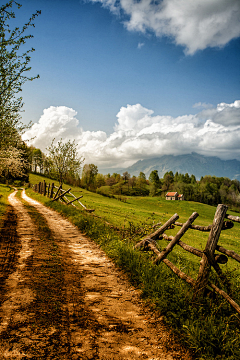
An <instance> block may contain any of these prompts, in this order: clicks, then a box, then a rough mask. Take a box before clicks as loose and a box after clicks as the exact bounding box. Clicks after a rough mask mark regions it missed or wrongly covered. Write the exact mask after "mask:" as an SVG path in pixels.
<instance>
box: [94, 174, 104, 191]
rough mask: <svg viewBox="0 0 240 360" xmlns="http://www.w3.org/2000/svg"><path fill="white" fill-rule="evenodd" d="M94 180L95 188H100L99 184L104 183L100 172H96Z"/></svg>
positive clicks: (102, 184)
mask: <svg viewBox="0 0 240 360" xmlns="http://www.w3.org/2000/svg"><path fill="white" fill-rule="evenodd" d="M95 181H96V186H97V188H100V187H101V186H104V185H106V182H105V177H104V175H102V174H99V173H97V175H96V179H95Z"/></svg>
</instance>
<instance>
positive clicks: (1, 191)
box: [0, 184, 12, 228]
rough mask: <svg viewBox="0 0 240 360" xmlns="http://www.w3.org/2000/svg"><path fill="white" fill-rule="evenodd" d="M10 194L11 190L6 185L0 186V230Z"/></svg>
mask: <svg viewBox="0 0 240 360" xmlns="http://www.w3.org/2000/svg"><path fill="white" fill-rule="evenodd" d="M11 192H12V188H10V187H9V186H8V185H3V184H0V228H1V227H2V224H3V216H4V214H5V213H6V211H7V206H8V201H7V198H8V195H9V194H10V193H11Z"/></svg>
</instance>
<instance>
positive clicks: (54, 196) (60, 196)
mask: <svg viewBox="0 0 240 360" xmlns="http://www.w3.org/2000/svg"><path fill="white" fill-rule="evenodd" d="M32 189H33V190H34V191H35V192H37V193H39V194H42V195H44V196H48V197H49V198H50V199H51V200H52V201H57V200H59V201H60V202H62V203H63V204H65V205H72V206H74V207H76V205H75V204H74V202H75V201H77V202H78V203H79V204H80V205H81V207H82V208H83V209H84V210H85V211H87V212H93V211H94V209H88V208H87V207H86V206H85V205H84V204H83V203H82V202H81V201H80V200H79V199H81V198H82V197H83V195H81V196H78V197H76V196H75V195H74V194H73V193H72V192H70V190H71V188H69V189H68V190H63V189H62V185H60V186H55V185H54V183H51V184H50V183H49V184H47V183H46V181H45V180H44V181H43V182H39V183H37V184H34V185H32ZM66 195H68V196H70V197H71V198H73V199H72V200H69V199H68V197H67V196H66Z"/></svg>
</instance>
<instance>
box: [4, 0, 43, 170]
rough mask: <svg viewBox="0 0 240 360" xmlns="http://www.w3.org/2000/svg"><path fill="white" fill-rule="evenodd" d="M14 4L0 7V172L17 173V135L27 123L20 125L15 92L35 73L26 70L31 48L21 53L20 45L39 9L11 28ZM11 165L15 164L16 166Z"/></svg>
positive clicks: (20, 163) (20, 161)
mask: <svg viewBox="0 0 240 360" xmlns="http://www.w3.org/2000/svg"><path fill="white" fill-rule="evenodd" d="M13 5H15V6H16V7H17V8H20V7H21V5H20V4H19V3H18V2H16V1H15V0H9V1H8V2H7V3H6V4H5V5H2V6H1V7H0V74H1V76H0V157H1V162H0V172H1V173H2V174H5V173H8V174H9V173H11V174H12V176H17V174H20V173H22V171H23V169H24V168H25V165H23V163H24V161H25V159H24V158H23V153H22V149H21V147H22V140H21V136H20V135H21V133H22V132H23V130H24V128H26V127H25V126H23V125H22V123H21V116H20V111H21V108H22V106H23V102H22V98H21V97H19V98H16V95H17V94H18V93H19V92H20V91H21V90H22V85H23V84H24V83H25V82H26V81H28V80H30V81H31V80H33V79H35V78H37V77H38V76H36V77H28V76H26V72H28V71H30V70H31V67H30V66H29V62H30V59H31V57H30V53H31V52H33V51H34V49H33V48H32V49H30V50H27V51H24V52H23V53H22V54H21V53H20V48H21V46H24V45H25V44H26V41H27V40H28V39H30V38H32V37H33V36H32V35H25V34H26V30H27V29H28V28H29V27H30V26H34V19H35V17H36V16H38V15H39V14H40V13H41V12H40V11H37V12H36V13H35V14H33V15H32V16H31V17H30V19H29V21H28V22H27V23H26V24H24V25H23V27H22V28H20V27H19V26H17V27H15V28H13V29H12V28H11V26H10V24H12V23H13V19H14V18H15V13H14V11H13V10H12V8H13ZM10 159H12V161H11V162H10ZM14 166H16V169H15V170H14ZM14 174H15V175H14Z"/></svg>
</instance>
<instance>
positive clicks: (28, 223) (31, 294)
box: [0, 190, 190, 360]
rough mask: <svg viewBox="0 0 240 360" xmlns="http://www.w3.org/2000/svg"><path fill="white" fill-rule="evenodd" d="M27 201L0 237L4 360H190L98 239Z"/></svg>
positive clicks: (13, 200)
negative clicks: (95, 240) (103, 249)
mask: <svg viewBox="0 0 240 360" xmlns="http://www.w3.org/2000/svg"><path fill="white" fill-rule="evenodd" d="M22 198H23V200H22V201H21V200H20V199H19V198H17V197H16V191H15V192H14V193H12V194H11V195H10V196H9V203H10V209H9V212H8V216H7V217H6V220H5V223H4V227H3V229H2V231H1V234H0V235H1V242H0V270H1V273H0V286H1V288H0V296H1V297H0V299H1V300H0V359H69V360H70V359H71V360H77V359H84V360H85V359H86V360H87V359H88V360H90V359H92V360H93V359H94V360H95V359H96V360H97V359H101V360H108V359H109V360H110V359H124V360H126V359H148V360H150V359H151V360H160V359H166V360H171V359H190V355H189V354H188V353H187V352H186V351H185V350H183V349H182V348H181V347H180V346H179V345H177V344H175V342H174V341H173V340H172V337H171V336H170V335H169V333H168V332H167V330H166V328H165V327H164V326H163V324H162V323H161V321H160V320H158V319H156V318H155V316H154V315H153V314H152V313H151V312H150V311H149V310H148V309H147V308H146V307H145V306H144V304H143V303H142V302H141V300H140V297H139V293H138V291H137V290H136V289H134V288H133V287H132V286H131V285H130V284H129V283H128V281H127V279H126V276H125V275H124V274H123V273H122V272H121V271H120V270H118V269H117V268H116V267H115V265H114V264H113V263H112V261H111V260H110V259H109V258H108V257H107V256H106V255H105V253H104V252H103V251H102V250H101V249H100V248H99V247H98V246H97V245H96V244H95V243H94V242H92V241H91V240H90V239H88V238H86V237H85V236H83V235H82V234H81V233H80V232H79V230H78V229H77V228H76V227H75V226H74V225H72V224H71V223H70V222H69V221H67V220H66V219H64V218H62V217H61V216H60V215H59V214H57V213H56V212H54V211H52V210H50V209H48V208H46V207H45V206H44V205H42V204H40V203H38V202H37V201H35V200H33V199H31V198H29V197H28V196H26V194H25V191H24V190H23V191H22Z"/></svg>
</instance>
